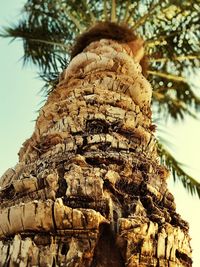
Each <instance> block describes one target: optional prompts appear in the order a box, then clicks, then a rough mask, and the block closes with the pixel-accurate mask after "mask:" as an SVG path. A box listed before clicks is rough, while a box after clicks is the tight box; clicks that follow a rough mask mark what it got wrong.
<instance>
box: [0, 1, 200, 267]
mask: <svg viewBox="0 0 200 267" xmlns="http://www.w3.org/2000/svg"><path fill="white" fill-rule="evenodd" d="M25 2H26V1H23V0H6V1H3V0H0V25H1V26H2V25H7V23H8V22H15V21H17V20H18V18H19V16H18V15H19V13H20V8H21V7H22V5H23V3H25ZM22 55H23V47H22V42H21V41H14V42H13V43H11V44H10V45H9V40H8V39H4V40H2V39H0V79H1V85H0V175H2V174H3V173H4V171H5V170H6V169H7V168H9V167H13V166H15V164H16V162H17V160H18V157H17V153H18V151H19V149H20V146H21V145H22V143H23V142H24V141H25V140H26V139H27V138H29V137H30V136H31V134H32V131H33V128H34V120H35V119H36V117H37V110H38V109H39V107H40V106H41V101H42V100H43V98H42V96H41V95H40V94H39V91H40V89H41V87H42V85H43V83H42V82H41V81H40V80H39V79H37V73H36V69H35V68H33V67H32V68H31V67H30V66H29V67H24V68H22V61H21V60H20V58H21V57H22ZM164 128H165V130H166V131H167V132H169V133H170V134H171V135H172V136H171V137H170V138H171V141H172V143H173V144H176V145H175V146H174V147H173V149H174V151H175V153H176V156H177V158H178V159H179V161H181V162H183V163H184V164H186V165H187V166H189V168H187V170H188V172H190V174H191V175H193V176H195V177H196V179H198V180H199V181H200V156H199V154H200V152H199V151H200V141H199V138H200V122H199V121H194V120H193V119H189V118H187V119H186V120H185V122H184V123H179V124H176V125H173V124H172V123H169V124H167V125H166V124H165V126H164ZM169 186H170V190H171V191H172V192H173V194H174V195H175V199H176V203H177V210H178V212H179V213H180V214H181V215H182V217H183V218H184V219H186V220H187V221H189V223H190V232H191V236H192V247H193V250H194V253H193V256H194V265H193V267H199V266H200V246H199V240H200V227H199V225H200V200H197V198H195V197H191V196H190V195H188V193H186V192H185V190H184V189H183V188H182V186H181V185H180V184H178V183H177V184H176V185H175V186H174V185H173V182H172V181H171V182H170V183H169Z"/></svg>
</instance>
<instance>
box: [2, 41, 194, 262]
mask: <svg viewBox="0 0 200 267" xmlns="http://www.w3.org/2000/svg"><path fill="white" fill-rule="evenodd" d="M133 47H134V45H133V44H132V46H127V45H126V44H118V43H117V42H114V41H111V40H100V41H98V42H93V43H91V44H90V45H89V46H88V47H87V48H86V49H85V50H84V51H83V52H82V53H81V54H79V55H77V56H76V57H75V58H74V59H73V60H72V61H71V63H70V64H69V66H68V68H67V69H66V70H65V71H64V73H63V74H62V75H61V78H60V82H59V84H58V86H57V88H56V89H55V90H54V91H53V92H52V93H51V94H50V96H49V98H48V100H47V102H46V104H45V105H44V107H43V108H42V109H41V111H40V114H39V117H38V119H37V122H36V127H35V131H34V133H33V135H32V137H31V138H30V139H29V140H27V141H26V142H25V143H24V144H23V147H22V148H21V150H20V152H19V163H18V164H17V166H16V167H15V169H14V170H12V169H9V170H8V171H7V172H6V173H5V174H4V175H3V177H2V179H1V191H0V200H1V201H0V203H1V204H0V240H1V241H0V266H20V267H22V266H93V267H94V266H98V267H100V266H102V267H103V266H104V267H105V266H128V267H132V266H148V267H149V266H191V248H190V244H189V241H190V238H189V236H188V224H187V223H186V222H185V221H183V220H182V219H181V218H180V216H179V215H178V214H177V213H176V211H175V204H174V198H173V196H172V194H171V193H170V192H169V191H168V189H167V184H166V179H167V177H168V175H169V174H168V171H167V170H166V169H165V167H164V166H161V165H160V164H159V160H158V156H157V152H156V140H155V137H154V135H153V130H154V128H155V127H154V126H153V125H152V122H151V111H150V102H151V94H152V88H151V85H150V83H149V82H148V81H147V80H146V79H145V77H144V76H143V75H142V73H141V66H140V65H139V61H140V58H141V57H142V53H143V52H142V50H141V49H140V50H138V54H137V53H136V54H134V53H133V51H132V49H133Z"/></svg>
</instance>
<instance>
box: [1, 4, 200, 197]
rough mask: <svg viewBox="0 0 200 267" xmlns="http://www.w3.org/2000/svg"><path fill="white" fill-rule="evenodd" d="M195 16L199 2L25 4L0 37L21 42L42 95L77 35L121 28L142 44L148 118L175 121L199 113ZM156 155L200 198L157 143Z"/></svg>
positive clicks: (199, 33) (199, 24) (199, 34)
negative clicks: (101, 24) (100, 24)
mask: <svg viewBox="0 0 200 267" xmlns="http://www.w3.org/2000/svg"><path fill="white" fill-rule="evenodd" d="M199 13H200V1H199V0H197V1H191V0H182V1H180V0H162V1H160V0H142V1H139V0H136V1H131V0H126V1H122V0H101V1H91V0H27V2H26V4H25V5H24V7H23V9H22V16H21V19H20V20H19V21H18V22H17V23H15V24H13V25H11V26H8V27H5V28H4V29H3V30H2V31H1V36H3V37H11V38H14V39H16V38H21V39H22V40H23V45H24V63H27V62H28V61H31V62H32V63H34V64H35V65H37V66H38V68H39V73H40V76H41V77H42V79H43V80H44V81H45V86H44V88H45V90H46V92H47V94H48V93H49V92H51V91H52V90H53V89H54V87H55V85H56V83H57V82H58V77H59V74H60V72H62V70H63V69H64V68H66V66H67V65H68V62H69V60H70V57H71V49H72V45H73V43H74V40H75V39H76V37H77V36H78V35H79V34H80V33H82V32H83V31H85V30H86V29H88V28H90V27H92V26H94V25H95V23H96V22H97V21H111V22H115V23H118V24H120V25H127V26H128V27H129V28H130V29H131V30H132V31H133V32H134V33H135V34H136V35H137V36H139V37H141V38H142V39H143V40H144V46H145V54H146V55H147V57H148V65H149V66H148V71H147V73H148V79H149V80H150V82H151V84H152V87H153V100H152V108H153V114H154V118H155V119H159V120H166V119H168V118H171V119H173V120H175V121H177V120H180V119H184V117H185V116H186V115H189V116H192V117H196V112H197V111H199V110H200V97H199V96H198V89H199V88H196V87H195V86H194V85H193V84H192V82H191V80H190V77H191V76H192V75H195V74H196V75H197V73H198V69H199V66H200V46H199V43H200V16H199ZM158 151H159V154H160V158H161V162H163V163H164V164H166V165H167V167H168V168H169V169H170V170H171V171H172V175H173V177H174V179H175V180H177V179H179V180H180V181H181V182H182V184H183V186H184V187H185V188H186V189H187V190H188V191H189V192H191V193H192V194H194V193H197V194H198V196H199V197H200V183H199V182H198V181H197V180H195V179H194V178H192V177H191V176H190V175H188V174H187V173H186V172H185V171H184V170H183V168H182V165H181V164H180V163H179V162H178V161H177V160H176V159H175V157H174V156H173V155H172V154H171V153H170V152H169V150H168V149H167V147H166V145H165V144H163V143H162V142H161V141H158Z"/></svg>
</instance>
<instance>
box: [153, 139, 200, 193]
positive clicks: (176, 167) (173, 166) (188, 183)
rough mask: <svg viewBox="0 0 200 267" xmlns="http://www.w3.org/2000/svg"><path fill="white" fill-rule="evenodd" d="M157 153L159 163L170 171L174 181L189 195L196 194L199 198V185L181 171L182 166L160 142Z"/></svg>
mask: <svg viewBox="0 0 200 267" xmlns="http://www.w3.org/2000/svg"><path fill="white" fill-rule="evenodd" d="M158 153H159V156H160V159H161V163H162V164H165V165H166V166H167V167H168V169H169V170H170V171H171V173H172V176H173V178H174V181H176V180H179V181H180V182H181V183H182V185H183V186H184V188H185V189H186V190H187V191H188V192H189V193H191V195H195V194H197V195H198V197H199V198H200V183H199V182H198V181H197V180H195V179H194V178H193V177H191V176H190V175H189V174H187V173H186V172H185V171H184V170H183V167H182V164H181V163H180V162H178V161H177V160H176V159H175V158H174V157H173V156H172V154H171V153H170V152H169V150H167V149H166V148H165V147H164V145H163V144H161V143H160V142H158Z"/></svg>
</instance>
